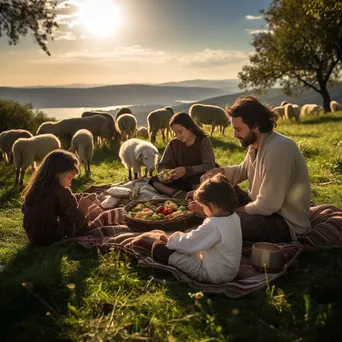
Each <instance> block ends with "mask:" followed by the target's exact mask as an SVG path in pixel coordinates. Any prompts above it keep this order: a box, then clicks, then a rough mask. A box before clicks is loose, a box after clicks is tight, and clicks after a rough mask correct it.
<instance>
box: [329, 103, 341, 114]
mask: <svg viewBox="0 0 342 342" xmlns="http://www.w3.org/2000/svg"><path fill="white" fill-rule="evenodd" d="M340 108H342V107H341V106H340V105H339V103H338V102H336V101H330V110H331V111H332V112H337V111H338V110H340Z"/></svg>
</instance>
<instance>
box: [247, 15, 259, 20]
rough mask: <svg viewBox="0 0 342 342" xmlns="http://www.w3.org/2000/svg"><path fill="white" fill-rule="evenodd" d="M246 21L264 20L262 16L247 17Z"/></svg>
mask: <svg viewBox="0 0 342 342" xmlns="http://www.w3.org/2000/svg"><path fill="white" fill-rule="evenodd" d="M245 19H246V20H260V19H263V17H262V16H261V15H259V16H256V15H245Z"/></svg>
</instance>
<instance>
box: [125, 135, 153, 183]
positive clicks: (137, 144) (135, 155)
mask: <svg viewBox="0 0 342 342" xmlns="http://www.w3.org/2000/svg"><path fill="white" fill-rule="evenodd" d="M119 156H120V158H121V161H122V164H123V165H124V166H125V167H126V168H127V169H128V178H129V180H131V179H132V169H133V173H134V178H135V179H136V178H138V177H139V178H141V167H142V166H145V167H146V170H145V176H146V175H147V171H149V173H150V176H152V173H153V171H154V169H155V167H156V165H157V162H158V157H159V153H158V150H157V148H156V147H155V146H154V145H153V144H151V143H150V142H147V141H144V140H140V139H135V138H133V139H129V140H127V141H126V142H124V143H123V144H122V146H121V148H120V151H119Z"/></svg>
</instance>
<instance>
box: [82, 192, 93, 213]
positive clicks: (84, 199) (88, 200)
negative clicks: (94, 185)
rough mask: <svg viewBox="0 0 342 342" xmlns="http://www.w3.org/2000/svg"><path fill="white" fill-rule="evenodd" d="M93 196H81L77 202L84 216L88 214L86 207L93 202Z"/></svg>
mask: <svg viewBox="0 0 342 342" xmlns="http://www.w3.org/2000/svg"><path fill="white" fill-rule="evenodd" d="M92 198H93V196H92V195H88V196H83V197H81V199H80V201H79V202H78V209H79V210H80V211H81V213H82V214H83V215H84V216H86V215H87V214H88V208H89V207H90V206H91V205H92V204H94V201H93V199H92Z"/></svg>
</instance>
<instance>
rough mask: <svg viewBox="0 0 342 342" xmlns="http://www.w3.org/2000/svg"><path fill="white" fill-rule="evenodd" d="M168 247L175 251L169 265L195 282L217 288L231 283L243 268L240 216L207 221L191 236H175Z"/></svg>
mask: <svg viewBox="0 0 342 342" xmlns="http://www.w3.org/2000/svg"><path fill="white" fill-rule="evenodd" d="M167 247H168V248H169V249H171V250H175V252H174V253H173V254H172V255H171V256H170V258H169V264H170V265H173V266H176V267H177V268H179V269H180V270H182V271H183V272H185V273H187V274H189V275H191V276H193V277H194V278H196V279H198V280H200V281H207V282H211V283H215V284H219V283H223V282H227V281H231V280H233V279H234V278H235V277H236V275H237V273H238V271H239V267H240V260H241V252H242V233H241V224H240V218H239V216H238V215H237V214H236V213H234V214H232V215H230V216H225V217H210V218H207V219H205V220H204V222H203V224H202V225H200V226H199V227H198V228H197V229H195V230H192V231H191V232H189V233H182V232H175V233H173V234H172V235H171V236H170V237H169V239H168V243H167Z"/></svg>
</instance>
